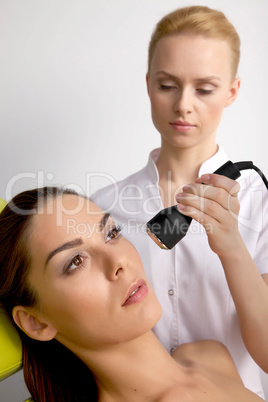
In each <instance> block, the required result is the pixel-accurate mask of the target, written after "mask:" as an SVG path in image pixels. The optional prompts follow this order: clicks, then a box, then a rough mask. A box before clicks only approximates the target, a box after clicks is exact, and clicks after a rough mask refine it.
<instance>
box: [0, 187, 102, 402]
mask: <svg viewBox="0 0 268 402" xmlns="http://www.w3.org/2000/svg"><path fill="white" fill-rule="evenodd" d="M64 194H76V193H75V192H74V191H72V190H67V189H60V188H57V187H44V188H39V189H34V190H29V191H25V192H23V193H20V194H18V195H17V196H15V197H14V198H13V199H12V200H11V201H10V202H9V203H8V204H7V205H6V206H5V208H4V209H3V211H2V212H1V213H0V303H1V305H2V306H3V307H4V309H5V310H6V311H7V313H8V315H9V317H10V318H11V319H12V310H13V308H14V307H15V306H17V305H22V306H25V307H26V306H27V307H32V306H35V305H36V304H37V303H38V296H37V295H36V294H35V292H34V290H33V289H32V288H31V286H30V285H29V283H28V274H29V269H30V264H31V257H30V255H29V252H28V241H29V235H30V229H31V220H32V219H31V218H32V216H33V215H34V214H36V213H37V210H38V207H39V206H40V205H41V204H42V203H44V202H46V200H47V199H49V198H55V197H59V196H62V195H64ZM14 326H15V327H16V329H17V331H18V332H19V335H20V337H21V342H22V350H23V372H24V378H25V383H26V385H27V387H28V389H29V392H30V394H31V396H32V397H33V399H34V400H35V401H36V402H76V401H77V402H79V401H97V400H98V391H97V386H96V383H95V380H94V377H93V375H92V373H91V372H90V370H89V369H88V368H87V367H86V365H84V363H83V362H82V361H81V360H80V359H79V358H78V357H76V356H75V355H74V354H73V353H72V352H71V351H70V350H68V349H67V348H66V347H65V346H63V345H61V344H60V343H59V342H58V341H57V340H55V339H53V340H51V341H48V342H41V341H36V340H34V339H31V338H29V337H28V336H27V335H25V334H24V333H23V332H22V331H21V330H20V329H19V328H18V327H17V326H16V325H15V324H14Z"/></svg>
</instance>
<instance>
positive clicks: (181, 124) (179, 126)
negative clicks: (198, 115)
mask: <svg viewBox="0 0 268 402" xmlns="http://www.w3.org/2000/svg"><path fill="white" fill-rule="evenodd" d="M169 124H170V125H171V126H172V127H173V128H174V129H175V130H177V131H182V132H185V131H189V130H191V129H192V128H195V127H196V126H195V125H194V124H191V123H189V122H188V121H181V120H177V121H174V122H171V123H169Z"/></svg>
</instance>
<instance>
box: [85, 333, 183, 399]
mask: <svg viewBox="0 0 268 402" xmlns="http://www.w3.org/2000/svg"><path fill="white" fill-rule="evenodd" d="M80 357H81V358H82V360H83V361H84V362H85V363H86V364H87V365H88V367H89V368H90V369H91V371H92V372H93V373H94V376H95V378H96V381H97V384H98V387H99V390H100V401H133V402H134V401H141V400H142V401H148V402H149V401H155V400H158V399H160V398H161V397H162V396H163V395H164V394H165V393H166V392H168V390H169V389H170V387H171V386H172V384H174V383H175V382H176V381H178V378H179V377H178V376H179V373H180V370H181V369H180V366H179V365H178V364H177V363H176V362H175V361H174V360H173V359H172V357H171V356H170V355H169V354H168V352H167V351H166V350H165V348H164V347H163V346H162V345H161V344H160V342H159V341H158V339H157V338H156V336H155V335H154V334H153V333H152V332H151V331H150V332H148V333H146V334H144V335H143V336H141V337H139V338H137V339H135V340H132V341H129V342H126V343H124V344H118V345H112V346H111V347H110V346H109V347H106V348H105V349H102V350H97V351H95V352H94V351H93V352H92V351H90V352H89V353H87V352H84V354H83V356H80Z"/></svg>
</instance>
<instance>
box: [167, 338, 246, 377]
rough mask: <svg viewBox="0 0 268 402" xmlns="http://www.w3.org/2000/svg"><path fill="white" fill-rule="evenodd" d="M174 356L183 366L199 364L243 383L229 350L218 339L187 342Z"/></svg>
mask: <svg viewBox="0 0 268 402" xmlns="http://www.w3.org/2000/svg"><path fill="white" fill-rule="evenodd" d="M172 357H173V358H174V359H175V360H176V361H177V362H178V363H180V364H182V365H183V366H187V367H194V366H195V365H197V364H198V365H200V366H202V367H203V368H206V369H209V370H213V371H214V372H215V373H218V374H222V375H226V376H227V377H230V378H233V379H235V380H237V381H239V382H241V383H242V380H241V378H240V376H239V374H238V371H237V369H236V367H235V365H234V362H233V359H232V357H231V355H230V353H229V351H228V350H227V348H226V347H225V346H224V345H223V344H222V343H220V342H218V341H212V340H203V341H198V342H192V343H185V344H183V345H181V346H179V347H178V348H177V349H176V350H175V351H174V352H173V354H172Z"/></svg>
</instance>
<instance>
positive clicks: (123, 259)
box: [102, 245, 128, 281]
mask: <svg viewBox="0 0 268 402" xmlns="http://www.w3.org/2000/svg"><path fill="white" fill-rule="evenodd" d="M102 259H103V261H102V264H103V271H104V274H105V276H106V278H107V279H108V280H109V281H115V280H117V279H118V278H119V277H120V276H121V275H122V274H123V273H124V271H125V270H126V269H127V268H128V259H127V255H126V254H125V253H124V252H123V251H122V248H120V249H119V248H117V247H116V245H106V247H104V249H103V250H102Z"/></svg>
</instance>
